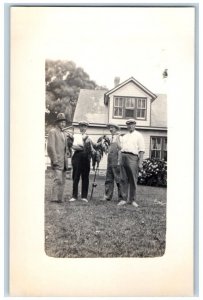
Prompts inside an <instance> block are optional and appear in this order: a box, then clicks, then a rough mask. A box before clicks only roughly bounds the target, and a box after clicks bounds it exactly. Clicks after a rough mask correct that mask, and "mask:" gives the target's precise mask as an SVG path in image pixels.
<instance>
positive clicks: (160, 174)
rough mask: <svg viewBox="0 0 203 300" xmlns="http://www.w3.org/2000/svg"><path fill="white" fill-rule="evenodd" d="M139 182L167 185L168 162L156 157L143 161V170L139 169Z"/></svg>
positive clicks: (151, 184)
mask: <svg viewBox="0 0 203 300" xmlns="http://www.w3.org/2000/svg"><path fill="white" fill-rule="evenodd" d="M138 184H143V185H150V186H160V187H166V186H167V162H166V161H164V160H160V159H155V158H147V159H145V160H144V161H143V170H142V171H139V176H138Z"/></svg>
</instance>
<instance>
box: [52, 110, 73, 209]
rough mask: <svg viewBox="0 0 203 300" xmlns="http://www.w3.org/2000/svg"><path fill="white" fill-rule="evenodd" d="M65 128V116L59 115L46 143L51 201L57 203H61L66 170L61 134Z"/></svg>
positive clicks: (64, 145)
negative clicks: (51, 177)
mask: <svg viewBox="0 0 203 300" xmlns="http://www.w3.org/2000/svg"><path fill="white" fill-rule="evenodd" d="M65 126H66V118H65V115H64V114H63V113H59V114H58V115H57V118H56V123H55V127H54V128H52V129H51V130H50V132H49V135H48V141H47V153H48V155H49V157H50V159H51V167H52V169H53V172H54V177H53V184H52V195H51V200H52V201H54V202H59V203H60V202H63V194H64V187H65V179H66V171H67V168H68V156H67V145H66V136H65V134H64V132H63V128H64V127H65Z"/></svg>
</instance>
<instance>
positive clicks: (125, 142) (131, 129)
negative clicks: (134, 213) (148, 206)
mask: <svg viewBox="0 0 203 300" xmlns="http://www.w3.org/2000/svg"><path fill="white" fill-rule="evenodd" d="M126 125H127V130H128V133H127V134H125V135H124V136H123V138H122V141H121V191H122V195H123V196H124V198H125V199H124V200H121V201H120V202H119V203H118V205H124V204H126V203H127V202H128V203H129V204H132V205H133V206H135V207H138V204H137V203H136V190H137V179H138V170H139V168H140V169H141V168H142V162H143V155H144V151H145V146H144V138H143V136H142V134H141V133H139V132H138V131H137V130H135V126H136V121H135V120H134V119H129V120H127V121H126ZM128 186H129V193H128ZM127 198H128V201H127Z"/></svg>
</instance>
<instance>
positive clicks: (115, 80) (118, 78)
mask: <svg viewBox="0 0 203 300" xmlns="http://www.w3.org/2000/svg"><path fill="white" fill-rule="evenodd" d="M119 83H120V77H117V76H116V77H115V78H114V87H115V86H117V85H119Z"/></svg>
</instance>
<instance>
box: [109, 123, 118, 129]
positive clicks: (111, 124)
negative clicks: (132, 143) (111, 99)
mask: <svg viewBox="0 0 203 300" xmlns="http://www.w3.org/2000/svg"><path fill="white" fill-rule="evenodd" d="M111 126H113V127H115V128H116V129H117V130H119V129H120V127H119V126H118V125H117V124H114V123H108V124H107V127H111Z"/></svg>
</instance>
